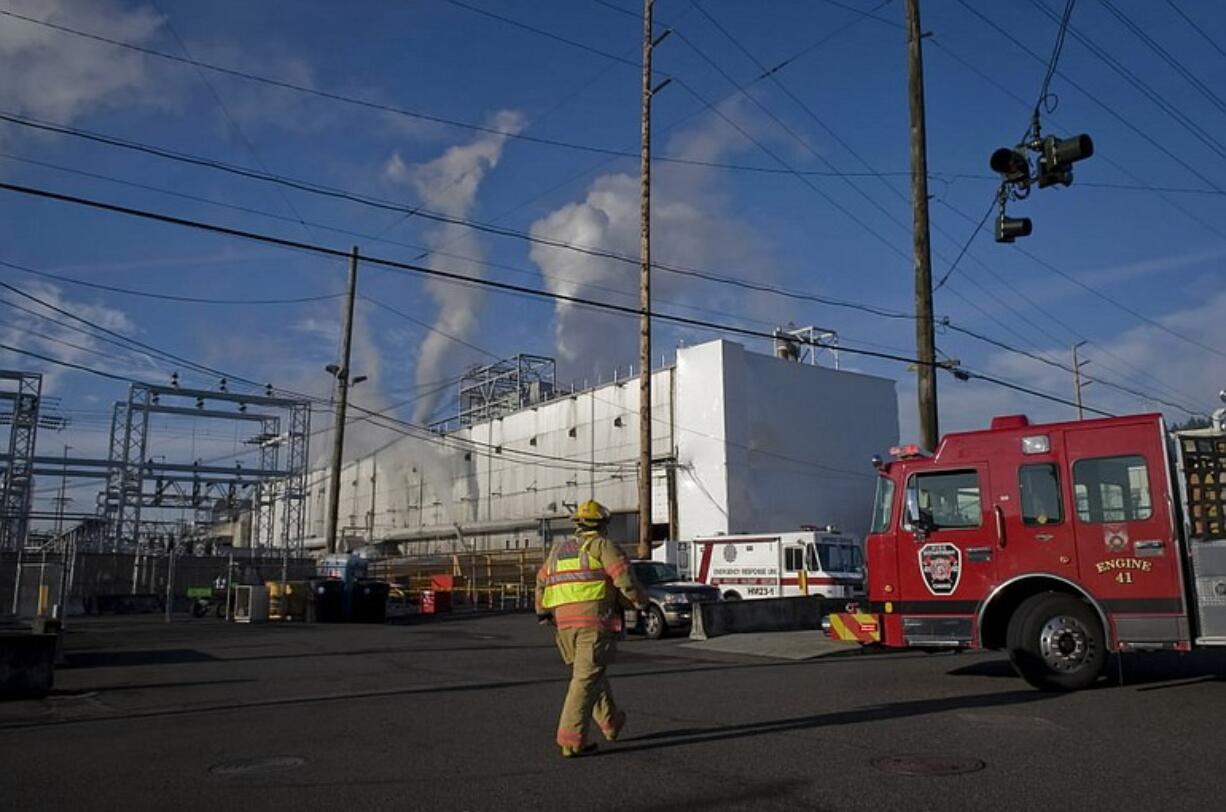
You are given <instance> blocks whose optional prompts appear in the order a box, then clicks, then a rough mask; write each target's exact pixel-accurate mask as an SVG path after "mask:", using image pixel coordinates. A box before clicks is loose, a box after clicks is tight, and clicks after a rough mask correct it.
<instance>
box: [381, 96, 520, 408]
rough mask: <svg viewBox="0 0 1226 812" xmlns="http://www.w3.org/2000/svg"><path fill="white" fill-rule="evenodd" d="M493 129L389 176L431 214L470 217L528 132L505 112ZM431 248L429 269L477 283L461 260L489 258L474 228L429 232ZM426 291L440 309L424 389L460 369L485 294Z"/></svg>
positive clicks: (426, 349) (431, 403) (451, 288)
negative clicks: (505, 155) (515, 138)
mask: <svg viewBox="0 0 1226 812" xmlns="http://www.w3.org/2000/svg"><path fill="white" fill-rule="evenodd" d="M489 126H490V127H492V128H493V129H495V130H497V131H498V132H497V133H483V134H481V135H479V136H478V137H477V138H475V139H474V140H473V141H471V142H469V143H467V144H462V145H458V146H454V147H451V148H449V149H448V150H447V151H446V152H444V153H443V154H442V155H440V156H439V157H438V158H435V159H434V160H433V161H430V162H429V163H425V164H421V165H418V166H409V165H407V164H405V162H404V161H403V160H402V159H401V157H400V155H399V154H395V155H393V156H392V157H391V158H390V159H389V160H388V162H387V164H386V165H385V167H384V177H385V178H387V179H388V180H390V181H393V182H399V183H403V184H410V185H412V187H413V188H414V189H415V190H416V192H417V196H418V198H419V199H420V200H421V202H422V204H423V205H424V206H425V207H426V208H428V209H431V210H433V211H437V212H441V213H443V214H447V215H450V216H452V217H467V216H468V215H469V213H470V212H471V211H472V208H473V203H474V202H475V201H476V198H477V191H478V189H479V188H480V186H481V181H482V180H483V179H484V178H485V175H486V173H487V172H489V171H490V170H491V169H493V168H494V167H496V166H497V165H498V161H499V160H500V159H501V158H502V150H503V146H504V145H505V143H506V140H507V137H508V136H510V135H514V134H516V133H518V132H519V131H520V130H522V129H523V128H524V118H523V116H522V115H521V114H520V113H518V112H515V111H512V110H502V111H500V112H498V113H497V114H495V115H494V116H493V118H492V119H491V122H490V124H489ZM426 244H427V245H429V246H430V247H431V248H432V249H434V250H435V252H436V253H432V254H431V255H430V256H429V257H428V258H427V261H426V264H428V265H429V266H430V267H432V268H438V269H439V270H444V271H449V272H451V273H458V274H462V275H464V276H468V277H472V278H474V279H475V278H480V277H481V276H482V268H481V265H480V264H479V263H478V262H477V261H470V260H462V259H457V258H456V257H457V256H465V257H471V258H472V260H481V259H483V258H484V256H485V252H484V249H483V246H482V245H481V242H480V241H479V240H478V239H477V238H476V236H475V234H474V232H473V231H472V229H469V228H465V227H464V226H460V225H450V224H448V225H442V226H439V227H438V228H434V229H431V230H430V231H429V232H427V234H426ZM439 252H442V253H439ZM426 290H427V291H429V293H430V296H431V298H433V299H434V301H435V303H436V304H437V305H438V315H437V316H436V317H435V320H434V331H432V332H430V333H428V334H427V335H426V337H425V339H424V340H423V341H422V343H421V349H420V351H419V353H418V357H417V364H416V366H415V369H414V377H415V382H416V383H417V385H418V386H419V387H420V386H422V385H425V384H429V383H431V382H434V381H438V380H441V379H443V378H445V377H446V376H447V375H448V374H449V373H451V372H452V371H454V370H455V369H456V367H457V366H458V364H455V363H451V364H449V363H447V361H448V359H457V360H459V359H462V358H463V357H464V356H463V353H464V350H463V346H462V345H460V344H459V343H458V342H457V341H456V340H455V339H459V340H460V341H463V340H467V339H468V338H469V337H471V335H472V333H473V328H474V326H475V325H476V323H477V311H478V308H479V307H480V305H481V299H482V294H481V291H480V289H479V288H477V287H475V286H465V285H457V284H455V283H453V282H447V281H444V280H440V279H430V280H428V281H427V282H426ZM439 397H440V395H439V394H437V393H435V394H431V395H427V396H425V397H423V398H422V399H421V400H419V401H418V402H417V404H416V406H415V407H414V411H413V420H414V422H422V421H424V420H426V419H428V418H429V417H430V416H431V415H432V414H433V413H434V411H435V409H436V408H437V406H438V400H439Z"/></svg>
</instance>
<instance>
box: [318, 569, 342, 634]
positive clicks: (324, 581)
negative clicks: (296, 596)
mask: <svg viewBox="0 0 1226 812" xmlns="http://www.w3.org/2000/svg"><path fill="white" fill-rule="evenodd" d="M311 606H313V607H314V609H315V612H314V619H315V621H316V622H318V623H340V622H342V621H343V620H344V619H345V582H344V581H342V580H341V579H340V578H317V579H315V580H313V581H311Z"/></svg>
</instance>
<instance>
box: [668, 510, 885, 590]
mask: <svg viewBox="0 0 1226 812" xmlns="http://www.w3.org/2000/svg"><path fill="white" fill-rule="evenodd" d="M690 544H691V548H692V550H691V554H692V556H693V560H694V563H695V570H694V573H693V578H694V580H695V581H697V582H698V583H702V584H710V585H711V586H715V587H718V588H719V590H720V592H721V593H722V594H723V597H724V600H740V599H742V598H792V597H798V596H801V595H820V596H822V597H824V598H830V599H840V600H841V599H863V597H864V594H865V593H864V558H863V554H862V553H861V551H860V544H859V542H858V541H857V540H856V539H855V538H854V537H853V536H849V535H844V534H841V533H838V532H836V531H834V530H833V529H831V530H826V531H821V530H797V531H793V532H784V533H754V534H748V535H726V536H711V537H708V538H696V539H693V541H691V542H690ZM846 603H847V600H841V602H840V603H839V604H838V608H844V607H845V605H846Z"/></svg>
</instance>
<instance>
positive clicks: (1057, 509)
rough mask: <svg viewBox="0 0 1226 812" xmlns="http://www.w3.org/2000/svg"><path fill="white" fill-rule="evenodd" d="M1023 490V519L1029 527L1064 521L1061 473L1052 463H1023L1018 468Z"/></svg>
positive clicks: (1019, 480)
mask: <svg viewBox="0 0 1226 812" xmlns="http://www.w3.org/2000/svg"><path fill="white" fill-rule="evenodd" d="M1017 479H1018V485H1019V486H1020V488H1021V492H1022V521H1023V522H1024V523H1025V524H1026V525H1027V526H1029V527H1033V526H1035V525H1040V526H1041V525H1045V524H1059V523H1060V522H1062V521H1064V508H1063V505H1061V503H1060V473H1059V471H1058V470H1057V469H1056V466H1055V465H1054V464H1052V463H1042V464H1039V465H1023V466H1022V467H1020V468H1018V469H1017Z"/></svg>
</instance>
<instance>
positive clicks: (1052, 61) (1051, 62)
mask: <svg viewBox="0 0 1226 812" xmlns="http://www.w3.org/2000/svg"><path fill="white" fill-rule="evenodd" d="M831 4H832V5H836V6H840V7H842V8H847V9H848V10H851V11H855V12H856V13H858V14H861V15H862V17H872V18H873V19H877V20H879V21H881V22H886V23H888V24H890V25H892V26H895V27H899V28H902V27H903V26H901V24H896V23H894V22H893V21H888V20H884V19H883V18H879V17H876V16H875V15H873V14H872V13H871V12H863V11H861V10H859V9H854V8H851V7H848V6H843V5H842V4H839V3H835V2H832V3H831ZM699 11H700V13H703V15H704V16H706V17H707V18H708V19H709V20H711V22H712V23H713V24H715V25H716V27H717V28H719V29H720V30H721V31H722V32H723V33H724V34H725V36H727V37H728V38H729V39H730V40H731V41H733V43H734V44H735V45H737V47H738V48H739V49H740V50H741V51H742V52H743V53H745V54H746V56H748V57H749V58H750V59H751V60H753V61H754V62H755V64H760V63H758V62H757V60H756V59H754V57H753V55H752V54H750V53H749V52H748V51H747V50H746V49H745V48H744V47H743V46H741V45H740V43H739V42H737V41H736V38H735V37H734V36H732V35H731V34H730V33H729V32H728V31H727V30H726V29H724V28H723V27H722V26H720V25H719V23H718V22H717V21H716V20H714V19H713V18H712V17H711V15H709V14H707V13H706V12H705V11H703V10H702V9H701V7H699ZM1068 12H1071V2H1070V3H1069V4H1068V5H1067V6H1066V14H1067V13H1068ZM979 16H982V15H979ZM1066 21H1067V20H1066ZM1019 47H1022V48H1023V49H1025V46H1021V45H1020V44H1019ZM943 50H946V52H947V53H950V55H951V56H954V57H955V58H956V59H958V61H960V62H963V61H962V60H961V59H960V58H958V57H957V56H956V55H954V54H952V52H949V51H948V49H943ZM1028 53H1031V55H1032V56H1035V57H1036V58H1037V55H1035V54H1033V52H1030V51H1028ZM1058 53H1059V51H1058V49H1057V50H1056V51H1054V52H1053V57H1052V59H1050V60H1048V63H1047V64H1048V65H1049V67H1051V68H1052V69H1053V72H1054V66H1055V63H1056V61H1057V60H1058ZM963 64H964V65H965V64H967V63H965V62H963ZM967 66H968V67H972V68H973V66H969V65H967ZM976 72H978V71H976ZM979 73H980V75H981V76H983V78H985V79H988V80H989V81H991V80H990V78H989V77H986V76H984V75H983V74H982V73H981V72H979ZM775 84H776V85H777V86H778V87H780V89H781V90H783V91H784V92H785V93H786V94H787V95H788V96H789V98H791V99H792V100H793V101H794V102H796V103H797V104H798V105H799V106H800V107H801V109H802V110H805V111H806V112H807V113H808V114H809V116H810V117H811V118H813V119H814V120H815V121H816V122H817V123H818V124H819V125H820V126H822V127H823V129H825V130H826V131H827V132H829V133H830V134H831V135H832V136H833V137H834V138H835V139H836V140H837V141H839V143H840V144H842V145H843V146H844V148H846V149H848V150H849V152H851V154H852V155H853V156H855V157H856V158H857V159H858V160H860V162H861V163H862V164H864V165H866V166H868V164H867V162H866V161H865V160H864V159H863V158H862V157H860V156H859V155H858V153H856V151H855V150H854V149H853V148H852V147H851V146H850V145H849V144H847V143H846V142H844V141H843V140H842V139H840V138H839V137H838V135H837V134H836V133H833V132H832V131H831V130H830V128H829V127H828V126H826V125H825V123H824V122H822V121H821V119H820V118H819V117H818V116H817V115H816V114H815V113H814V112H813V111H812V109H811V108H809V107H808V105H806V104H805V103H804V102H803V101H802V100H800V99H799V98H797V97H796V96H795V94H792V93H791V92H790V91H789V90H788V89H787V88H786V86H784V85H782V83H780V82H778V81H777V80H776V82H775ZM1046 92H1047V91H1046V85H1045V89H1044V91H1043V93H1041V95H1040V102H1041V100H1042V98H1044V97H1045V96H1046ZM1015 98H1016V97H1015ZM1019 101H1021V100H1020V99H1019ZM802 143H803V141H802ZM869 168H870V169H871V166H870V167H869ZM886 186H887V188H888V189H890V191H892V192H893V193H894V194H896V195H898V194H899V193H898V191H897V190H896V189H894V188H893V187H892V186H889V185H888V184H887V185H886ZM1168 202H1170V201H1168ZM946 205H947V206H948V207H950V208H951V209H953V210H954V211H956V212H958V213H959V214H962V216H964V217H966V219H968V220H970V219H971V218H970V217H967V216H966V215H964V214H963V213H962V212H960V211H958V210H957V209H956V208H955V207H953V206H952V204H949V203H946ZM1177 208H1182V207H1178V206H1177ZM988 212H989V214H990V212H991V209H989V210H988ZM972 222H973V221H972ZM984 222H986V215H985V218H984V219H983V220H981V221H979V223H978V224H977V225H976V229H975V231H974V232H973V233H972V236H971V238H970V240H968V241H967V243H966V244H965V246H964V247H963V249H962V252H961V253H960V254H959V256H958V258H957V259H955V261H954V263H953V264H952V265H951V266H950V270H949V271H947V272H946V276H945V277H944V279H946V280H947V279H948V277H949V275H950V274H951V273H952V272H953V270H954V269H956V267H957V263H958V262H959V261H960V259H961V257H962V255H963V254H965V253H966V251H967V249H968V248H969V246H970V243H971V242H972V241H973V240H974V237H975V235H977V234H978V232H979V230H980V229H981V228H982V226H983V223H984ZM938 230H939V229H938ZM942 233H944V232H943V231H942ZM946 236H949V235H946ZM1020 250H1023V253H1024V254H1026V255H1027V256H1031V255H1030V254H1029V253H1028V252H1025V250H1024V249H1020ZM980 264H983V263H980ZM984 268H985V270H988V272H989V273H992V275H993V276H994V277H996V274H995V273H993V272H992V271H991V269H990V268H988V267H987V266H986V265H984ZM997 278H998V281H1001V282H1002V284H1006V285H1007V286H1008V287H1010V288H1011V289H1014V290H1015V292H1017V293H1018V295H1020V296H1022V298H1024V299H1026V301H1028V302H1029V301H1030V300H1029V299H1028V297H1025V296H1024V294H1022V293H1021V292H1020V291H1016V289H1015V288H1013V286H1012V285H1008V283H1007V282H1005V280H1003V279H999V277H997ZM1083 287H1084V285H1083ZM952 292H954V293H955V295H957V292H956V291H952ZM986 292H988V291H986V289H985V293H986ZM960 298H963V300H964V301H966V302H967V303H968V304H970V305H972V306H973V307H974V308H975V309H977V310H979V311H980V312H981V313H983V314H984V315H985V316H988V314H987V313H986V311H983V309H982V308H980V307H978V306H977V305H976V304H975V303H974V302H973V301H971V300H967V299H965V297H960ZM993 298H996V297H993ZM998 301H1000V300H999V299H998ZM1108 301H1111V302H1112V303H1114V300H1110V299H1108ZM1001 303H1002V304H1004V305H1005V307H1006V308H1008V309H1010V310H1013V309H1014V308H1012V306H1010V305H1009V304H1008V303H1007V302H1003V301H1002V302H1001ZM1031 304H1032V306H1033V302H1031ZM1036 310H1038V311H1039V312H1044V313H1047V311H1043V310H1041V309H1039V308H1037V307H1036ZM1015 312H1016V311H1015ZM1128 312H1130V313H1132V314H1133V315H1137V316H1139V314H1136V313H1135V311H1128ZM1018 315H1019V316H1021V314H1020V313H1018ZM1047 315H1050V314H1049V313H1047ZM988 318H989V319H990V320H993V319H991V317H990V316H988ZM1022 318H1023V319H1024V320H1025V321H1027V322H1028V323H1031V324H1032V326H1035V327H1036V328H1037V329H1040V331H1041V332H1046V331H1042V329H1041V328H1038V325H1033V322H1030V321H1029V319H1026V318H1025V317H1024V316H1022ZM1141 318H1142V319H1143V320H1146V321H1149V322H1150V323H1152V324H1155V325H1157V323H1156V322H1153V321H1152V320H1149V319H1146V318H1145V317H1141ZM998 323H999V322H998ZM1001 326H1004V325H1003V324H1002V325H1001ZM1061 326H1064V325H1063V324H1061ZM1158 326H1161V325H1158ZM1006 329H1008V328H1007V327H1006ZM1065 329H1068V328H1067V327H1065ZM1163 329H1168V330H1169V328H1163ZM1010 332H1013V331H1012V330H1010ZM1048 335H1049V337H1051V338H1053V339H1054V336H1050V334H1048ZM1200 346H1202V347H1203V346H1204V345H1200ZM1159 383H1161V382H1159Z"/></svg>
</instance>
